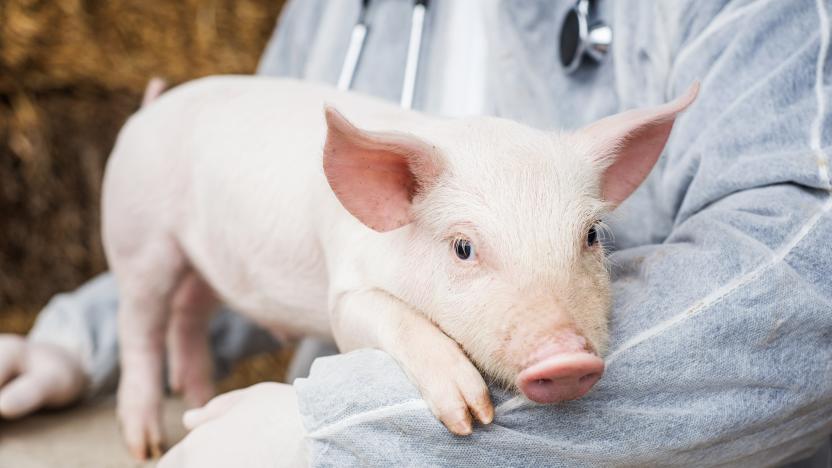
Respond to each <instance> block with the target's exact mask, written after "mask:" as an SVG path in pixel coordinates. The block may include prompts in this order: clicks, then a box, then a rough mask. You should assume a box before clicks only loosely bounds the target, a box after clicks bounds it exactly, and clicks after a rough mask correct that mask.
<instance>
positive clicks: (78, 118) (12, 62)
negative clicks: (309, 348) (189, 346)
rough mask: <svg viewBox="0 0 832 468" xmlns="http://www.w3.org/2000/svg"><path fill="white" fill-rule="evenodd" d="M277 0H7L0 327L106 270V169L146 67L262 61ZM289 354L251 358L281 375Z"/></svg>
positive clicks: (1, 35)
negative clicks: (102, 218)
mask: <svg viewBox="0 0 832 468" xmlns="http://www.w3.org/2000/svg"><path fill="white" fill-rule="evenodd" d="M281 5H282V1H280V0H182V1H175V2H172V1H168V0H61V1H48V0H2V1H0V333H2V332H15V333H25V332H26V331H27V330H28V329H29V328H30V327H31V324H32V323H33V321H34V318H35V316H36V314H37V312H38V311H39V310H40V309H41V308H42V307H43V305H44V304H45V303H46V302H47V300H48V299H49V298H50V297H51V296H52V295H53V294H55V293H57V292H60V291H65V290H70V289H73V288H75V287H76V286H78V285H79V284H81V283H83V282H84V281H85V280H87V279H89V278H90V277H92V276H93V275H95V274H96V273H98V272H101V271H103V270H105V269H106V264H105V259H104V255H103V253H102V249H101V240H100V235H99V229H100V227H99V208H98V206H99V196H100V184H101V176H102V172H103V167H104V163H105V161H106V159H107V155H108V154H109V152H110V149H111V148H112V146H113V142H114V140H115V137H116V134H117V132H118V130H119V128H120V127H121V125H122V123H123V122H124V120H125V119H126V118H127V117H128V116H129V115H130V114H131V113H132V112H133V111H135V110H136V109H137V108H138V105H139V101H140V98H141V92H142V90H143V88H144V86H145V84H146V82H147V80H148V79H149V78H150V77H151V76H161V77H163V78H165V79H167V80H168V81H169V82H171V83H174V84H175V83H180V82H183V81H187V80H190V79H193V78H196V77H200V76H205V75H211V74H220V73H251V72H253V71H254V70H255V68H256V65H257V61H258V58H259V56H260V53H261V52H262V50H263V48H264V46H265V44H266V42H267V40H268V38H269V36H270V34H271V31H272V29H273V28H274V25H275V21H276V19H277V15H278V13H279V11H280V7H281ZM286 359H287V354H286V353H284V354H281V355H278V356H267V357H265V358H261V360H260V361H257V363H255V364H252V365H253V366H254V367H253V368H252V369H253V370H251V372H252V373H253V374H251V375H250V376H249V377H250V378H244V379H242V380H240V381H247V380H260V379H261V378H262V377H266V378H274V376H275V375H276V374H275V372H276V371H275V369H276V366H277V368H278V369H279V370H278V371H277V372H278V374H277V375H282V372H283V369H284V368H285V361H286Z"/></svg>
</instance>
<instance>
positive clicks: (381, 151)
mask: <svg viewBox="0 0 832 468" xmlns="http://www.w3.org/2000/svg"><path fill="white" fill-rule="evenodd" d="M324 115H325V117H326V125H327V134H326V144H325V145H324V173H325V174H326V178H327V180H328V181H329V186H330V187H332V191H333V192H335V196H336V197H338V200H339V201H340V202H341V204H342V205H343V206H344V208H346V209H347V211H349V212H350V213H351V214H352V215H353V216H355V217H356V218H357V219H358V220H359V221H361V222H362V223H364V224H365V225H366V226H367V227H369V228H371V229H373V230H375V231H378V232H386V231H390V230H393V229H396V228H399V227H401V226H404V225H405V224H409V223H411V222H412V221H413V213H412V204H413V197H414V196H416V195H417V194H418V193H420V191H422V190H424V189H425V188H426V187H428V186H429V185H431V184H432V183H434V182H435V180H436V178H437V177H438V175H439V173H440V170H441V164H440V160H439V157H438V155H437V152H436V150H435V149H434V148H433V147H432V146H431V145H429V144H427V143H425V142H424V141H422V140H420V139H418V138H416V137H415V136H412V135H407V134H401V133H382V132H369V131H365V130H361V129H359V128H357V127H355V126H354V125H353V124H351V123H350V122H349V121H348V120H347V119H346V118H344V116H343V115H341V113H339V112H338V111H337V110H335V109H334V108H332V107H331V106H326V107H325V108H324Z"/></svg>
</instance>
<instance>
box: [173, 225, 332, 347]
mask: <svg viewBox="0 0 832 468" xmlns="http://www.w3.org/2000/svg"><path fill="white" fill-rule="evenodd" d="M270 237H272V239H273V242H272V244H273V246H274V247H273V248H270V249H265V250H264V249H262V247H260V248H257V246H256V245H255V244H254V243H253V242H248V243H245V242H237V243H234V245H233V246H232V245H228V244H224V243H223V242H221V241H217V239H215V238H211V236H210V233H205V232H203V233H200V234H192V235H186V236H184V237H183V238H182V239H181V243H182V246H183V248H184V250H185V252H186V255H187V256H188V258H189V261H190V262H191V265H192V266H193V267H194V268H195V269H196V270H197V271H198V272H199V273H200V274H201V276H202V277H203V278H204V279H205V281H206V282H207V283H208V284H209V285H211V287H212V288H213V289H214V291H215V292H216V294H217V295H218V296H219V297H220V299H221V300H222V301H223V302H224V303H225V304H226V305H228V306H229V307H230V308H231V309H232V310H234V311H236V312H239V313H242V314H243V315H245V316H247V317H249V318H250V319H252V320H253V321H254V322H256V323H257V324H259V325H260V326H262V327H263V328H266V329H268V330H270V331H271V332H273V333H274V334H276V335H285V334H289V335H309V334H312V335H318V336H324V337H330V336H331V331H330V326H329V315H328V313H327V286H328V280H327V274H326V269H325V264H324V262H323V256H322V255H320V254H319V253H318V252H316V249H315V247H316V246H314V245H303V242H297V240H296V239H291V238H280V236H274V235H272V236H270ZM310 244H311V243H310ZM299 252H303V255H298V253H299Z"/></svg>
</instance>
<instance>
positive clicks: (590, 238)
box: [586, 225, 598, 247]
mask: <svg viewBox="0 0 832 468" xmlns="http://www.w3.org/2000/svg"><path fill="white" fill-rule="evenodd" d="M597 243H598V231H597V230H596V229H595V226H594V225H593V226H592V227H591V228H589V231H587V233H586V245H587V246H588V247H592V246H594V245H595V244H597Z"/></svg>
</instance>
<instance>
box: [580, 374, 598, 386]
mask: <svg viewBox="0 0 832 468" xmlns="http://www.w3.org/2000/svg"><path fill="white" fill-rule="evenodd" d="M600 378H601V374H599V373H597V372H596V373H592V374H587V375H585V376H583V377H581V378H580V379H578V381H579V382H581V383H584V382H588V381H590V380H592V381H596V380H598V379H600Z"/></svg>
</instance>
